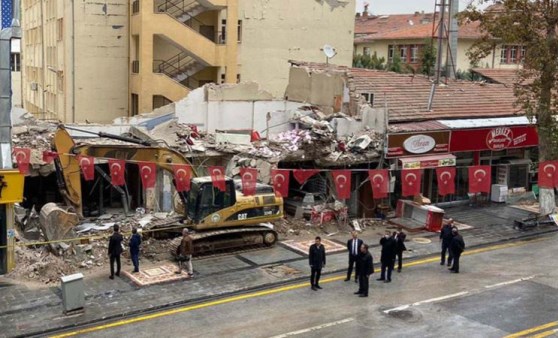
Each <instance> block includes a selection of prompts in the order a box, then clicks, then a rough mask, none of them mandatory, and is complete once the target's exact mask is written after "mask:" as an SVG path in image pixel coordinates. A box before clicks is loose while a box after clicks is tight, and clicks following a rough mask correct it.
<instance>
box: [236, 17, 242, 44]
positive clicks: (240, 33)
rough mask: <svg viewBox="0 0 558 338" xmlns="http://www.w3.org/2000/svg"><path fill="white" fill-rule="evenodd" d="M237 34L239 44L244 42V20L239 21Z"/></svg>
mask: <svg viewBox="0 0 558 338" xmlns="http://www.w3.org/2000/svg"><path fill="white" fill-rule="evenodd" d="M237 34H238V42H242V20H238V29H237Z"/></svg>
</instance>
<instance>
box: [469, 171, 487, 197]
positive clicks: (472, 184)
mask: <svg viewBox="0 0 558 338" xmlns="http://www.w3.org/2000/svg"><path fill="white" fill-rule="evenodd" d="M490 169H491V168H490V166H489V165H477V166H473V167H469V192H470V193H477V192H487V193H488V192H490Z"/></svg>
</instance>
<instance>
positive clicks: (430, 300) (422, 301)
mask: <svg viewBox="0 0 558 338" xmlns="http://www.w3.org/2000/svg"><path fill="white" fill-rule="evenodd" d="M536 276H537V275H532V276H528V277H523V278H519V279H514V280H510V281H506V282H502V283H497V284H492V285H486V286H484V288H485V289H491V288H495V287H499V286H504V285H510V284H515V283H519V282H523V281H526V280H529V279H533V278H535V277H536ZM481 290H482V289H474V290H471V291H462V292H458V293H453V294H451V295H446V296H442V297H437V298H430V299H426V300H421V301H419V302H415V303H411V304H405V305H401V306H398V307H394V308H392V309H388V310H384V313H385V314H388V313H390V312H393V311H401V310H405V309H408V308H410V307H411V306H418V305H422V304H428V303H434V302H438V301H442V300H446V299H450V298H456V297H461V296H464V295H467V294H470V293H476V292H480V291H481Z"/></svg>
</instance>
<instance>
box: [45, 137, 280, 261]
mask: <svg viewBox="0 0 558 338" xmlns="http://www.w3.org/2000/svg"><path fill="white" fill-rule="evenodd" d="M96 134H97V135H98V136H100V137H107V138H113V139H118V140H121V141H125V142H129V143H136V144H122V145H100V144H76V142H75V141H74V139H73V138H72V136H71V135H70V134H69V132H68V131H67V130H66V129H65V128H64V127H63V126H60V127H59V128H58V130H57V131H56V133H55V135H54V139H53V150H54V151H56V152H57V153H58V158H57V159H56V167H57V173H58V182H59V190H60V192H61V194H62V196H63V198H64V200H65V202H66V203H67V204H68V205H69V206H72V207H73V208H74V209H75V210H76V212H78V213H79V214H80V215H81V213H82V205H83V200H82V199H83V195H82V189H81V171H80V166H79V161H78V159H77V156H78V155H82V156H92V157H96V158H100V159H119V160H127V161H132V162H135V161H147V162H153V163H155V164H156V165H157V166H158V168H160V169H162V170H166V171H167V172H169V173H170V174H171V176H172V174H173V169H172V165H173V164H190V162H189V161H188V160H187V159H186V158H185V157H184V156H183V155H182V154H181V153H179V152H177V151H175V150H172V149H169V148H166V147H160V146H151V145H148V144H147V143H145V142H143V141H139V140H137V139H133V138H127V137H123V136H117V135H109V134H106V133H96ZM105 176H106V177H107V179H108V176H107V175H106V174H105ZM192 176H193V178H192V179H191V183H190V191H188V192H187V193H180V194H178V195H179V196H180V199H181V201H182V203H183V207H182V208H176V209H180V211H181V212H182V215H181V217H180V218H179V219H171V220H170V221H167V222H160V224H154V225H151V226H150V225H148V228H150V229H153V228H159V229H164V228H167V227H168V228H173V229H174V230H175V231H176V232H178V233H180V232H181V229H180V228H181V227H188V228H190V229H192V230H194V234H193V235H192V238H193V241H194V255H198V254H204V253H207V252H216V251H220V250H225V249H227V250H230V249H235V248H244V247H247V246H253V245H261V244H264V245H266V246H271V245H273V244H275V243H276V241H277V238H278V236H277V232H276V231H274V230H273V229H272V228H271V227H270V226H269V225H267V226H266V225H262V223H264V224H265V223H268V222H272V221H275V220H278V219H280V218H282V217H283V199H282V198H281V197H278V196H276V195H275V193H274V191H273V188H272V187H271V186H269V185H265V184H259V183H258V184H257V187H256V194H255V195H253V196H246V195H244V194H242V192H241V191H240V190H241V189H240V182H239V181H235V180H233V179H232V178H228V177H226V178H225V186H226V189H225V191H220V190H219V189H217V188H216V187H214V186H213V183H212V180H211V177H209V176H202V177H197V175H196V173H195V170H193V175H192ZM173 183H174V181H173Z"/></svg>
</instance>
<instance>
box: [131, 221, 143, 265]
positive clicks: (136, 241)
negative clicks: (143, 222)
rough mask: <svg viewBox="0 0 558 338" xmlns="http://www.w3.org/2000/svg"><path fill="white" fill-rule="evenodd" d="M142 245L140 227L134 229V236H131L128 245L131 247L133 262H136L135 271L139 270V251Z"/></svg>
mask: <svg viewBox="0 0 558 338" xmlns="http://www.w3.org/2000/svg"><path fill="white" fill-rule="evenodd" d="M140 245H141V236H140V234H138V229H136V228H133V229H132V236H131V237H130V242H129V243H128V246H129V247H130V257H131V258H132V264H134V271H132V272H139V251H140Z"/></svg>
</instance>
